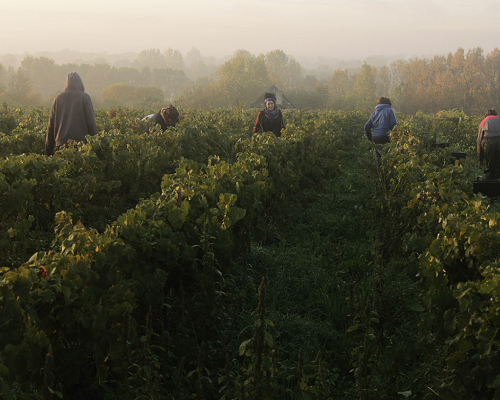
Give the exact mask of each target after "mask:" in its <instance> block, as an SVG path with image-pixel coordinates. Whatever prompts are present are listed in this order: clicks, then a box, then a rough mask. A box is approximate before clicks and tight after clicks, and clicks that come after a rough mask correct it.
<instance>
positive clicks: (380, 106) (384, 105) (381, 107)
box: [375, 104, 391, 111]
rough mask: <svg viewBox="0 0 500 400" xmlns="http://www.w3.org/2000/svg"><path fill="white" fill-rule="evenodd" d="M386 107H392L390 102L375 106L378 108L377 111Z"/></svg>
mask: <svg viewBox="0 0 500 400" xmlns="http://www.w3.org/2000/svg"><path fill="white" fill-rule="evenodd" d="M384 108H391V106H390V105H389V104H377V105H376V106H375V110H377V111H379V110H382V109H384Z"/></svg>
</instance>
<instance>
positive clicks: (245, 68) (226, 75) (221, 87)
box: [214, 51, 269, 107]
mask: <svg viewBox="0 0 500 400" xmlns="http://www.w3.org/2000/svg"><path fill="white" fill-rule="evenodd" d="M217 76H218V80H217V82H216V83H215V85H214V89H215V93H214V95H215V96H216V98H217V99H218V101H219V104H220V105H219V106H220V107H223V106H238V105H239V104H241V103H244V102H249V101H252V100H254V99H255V98H256V97H257V96H258V95H259V94H261V93H262V91H263V90H265V89H266V88H267V87H268V86H269V78H268V74H267V69H266V66H265V63H264V60H263V59H262V58H256V57H254V56H252V55H251V54H250V53H248V52H246V51H238V52H236V54H235V56H234V57H233V58H231V59H230V60H229V61H227V62H225V63H224V64H223V65H222V66H221V67H220V68H219V70H218V71H217Z"/></svg>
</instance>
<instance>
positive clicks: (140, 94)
mask: <svg viewBox="0 0 500 400" xmlns="http://www.w3.org/2000/svg"><path fill="white" fill-rule="evenodd" d="M135 95H136V98H135V99H134V101H133V103H132V105H133V107H136V108H144V109H151V108H160V107H162V106H164V104H163V103H164V98H165V97H164V95H163V92H162V91H161V89H159V88H157V87H154V86H147V87H145V86H140V87H138V88H137V90H136V92H135Z"/></svg>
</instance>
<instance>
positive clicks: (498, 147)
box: [477, 109, 500, 180]
mask: <svg viewBox="0 0 500 400" xmlns="http://www.w3.org/2000/svg"><path fill="white" fill-rule="evenodd" d="M477 155H478V157H479V167H483V166H484V167H485V168H486V169H485V170H484V178H485V179H486V180H492V179H499V178H500V117H499V116H497V112H496V110H493V109H491V110H488V111H486V115H485V118H484V119H483V120H482V121H481V124H480V125H479V132H478V134H477Z"/></svg>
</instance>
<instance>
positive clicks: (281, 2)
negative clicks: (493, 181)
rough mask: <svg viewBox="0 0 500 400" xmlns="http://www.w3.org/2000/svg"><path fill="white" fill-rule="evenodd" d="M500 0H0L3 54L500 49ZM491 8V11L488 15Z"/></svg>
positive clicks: (339, 54)
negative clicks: (51, 52)
mask: <svg viewBox="0 0 500 400" xmlns="http://www.w3.org/2000/svg"><path fill="white" fill-rule="evenodd" d="M499 5H500V0H484V1H473V0H376V1H375V0H267V1H261V0H175V1H172V0H143V1H137V0H120V1H117V0H83V1H81V2H80V1H78V2H77V1H74V0H69V1H61V0H0V37H1V40H0V54H8V53H11V54H22V53H25V52H28V53H32V52H38V51H59V50H63V49H69V50H76V51H82V52H100V51H103V52H107V53H109V54H116V53H124V52H129V51H131V52H140V51H142V50H146V49H152V48H155V49H159V50H160V51H164V50H166V49H168V48H169V47H170V48H172V49H176V50H180V51H181V52H182V54H183V55H185V54H186V52H187V51H189V50H190V49H191V48H192V47H196V48H197V49H199V50H200V52H201V54H202V55H203V56H216V57H220V56H226V55H231V54H233V53H234V51H236V50H238V49H245V50H248V51H249V52H251V53H253V54H255V55H257V54H259V53H264V54H265V53H266V52H268V51H272V50H276V49H281V50H283V51H284V52H285V53H286V54H288V55H292V56H295V57H326V58H340V59H350V58H361V59H363V58H366V57H369V56H374V55H387V56H392V55H404V56H407V57H415V56H419V57H421V56H429V55H434V54H442V55H446V54H448V53H449V52H452V53H454V52H455V51H456V50H457V49H458V48H459V47H462V48H464V49H465V50H466V51H467V50H469V49H472V48H474V47H481V48H483V50H484V51H485V53H489V52H490V51H492V50H493V49H494V48H495V47H499V48H500V23H499V22H498V17H497V14H498V6H499ZM490 15H491V18H489V16H490Z"/></svg>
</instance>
